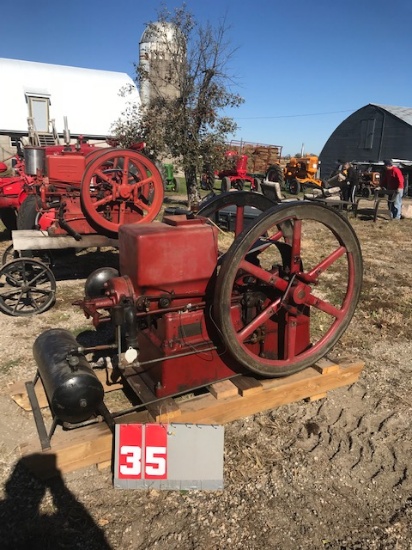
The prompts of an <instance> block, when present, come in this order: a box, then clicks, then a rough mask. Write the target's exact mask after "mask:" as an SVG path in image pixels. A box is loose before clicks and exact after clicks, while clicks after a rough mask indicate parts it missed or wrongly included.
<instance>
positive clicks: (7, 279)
mask: <svg viewBox="0 0 412 550" xmlns="http://www.w3.org/2000/svg"><path fill="white" fill-rule="evenodd" d="M55 299H56V280H55V278H54V275H53V273H52V272H51V271H50V269H49V268H48V267H47V266H46V265H45V264H43V263H42V262H39V261H37V260H34V259H32V258H17V259H15V260H12V261H11V262H8V263H7V264H5V265H4V266H3V267H2V268H1V269H0V311H2V312H3V313H6V314H7V315H12V316H15V317H18V316H25V315H35V314H38V313H43V312H44V311H46V310H47V309H49V308H50V307H51V306H52V305H53V304H54V302H55Z"/></svg>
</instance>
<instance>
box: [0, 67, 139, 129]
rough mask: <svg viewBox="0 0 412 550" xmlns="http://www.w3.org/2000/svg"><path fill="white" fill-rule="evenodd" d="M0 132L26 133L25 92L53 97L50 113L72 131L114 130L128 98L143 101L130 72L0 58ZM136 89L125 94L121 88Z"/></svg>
mask: <svg viewBox="0 0 412 550" xmlns="http://www.w3.org/2000/svg"><path fill="white" fill-rule="evenodd" d="M0 75H1V80H2V85H1V86H0V132H2V133H7V132H10V133H12V132H24V133H26V132H27V117H28V116H29V110H28V104H27V98H26V94H31V95H39V96H40V97H43V96H45V97H50V118H51V119H54V120H55V124H56V129H57V131H58V132H59V133H62V131H63V124H64V122H63V121H64V117H65V116H66V117H67V119H68V126H69V129H70V132H71V134H76V135H77V134H85V135H94V136H107V135H110V127H111V125H112V124H113V122H115V121H116V120H117V119H118V118H119V117H120V116H121V114H122V112H123V111H124V110H125V108H126V106H127V103H128V102H135V103H137V104H138V105H140V97H139V93H138V91H137V88H136V86H135V85H134V82H133V80H132V79H131V78H130V76H128V75H127V74H126V73H117V72H112V71H101V70H94V69H82V68H78V67H68V66H64V65H50V64H46V63H36V62H31V61H20V60H15V59H4V58H0ZM125 86H127V87H131V89H132V93H131V94H130V95H127V96H126V97H121V96H120V95H119V91H120V90H121V89H122V88H123V87H125Z"/></svg>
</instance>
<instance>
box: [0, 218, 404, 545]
mask: <svg viewBox="0 0 412 550" xmlns="http://www.w3.org/2000/svg"><path fill="white" fill-rule="evenodd" d="M350 221H351V223H352V225H353V227H354V229H355V230H356V232H357V234H358V237H359V239H360V241H361V245H362V251H363V257H364V284H363V291H362V297H361V301H360V303H359V306H358V308H357V311H356V314H355V317H354V319H353V321H352V323H351V325H350V327H349V329H348V330H347V332H346V333H345V334H344V336H343V338H342V339H341V341H340V342H339V343H338V345H337V346H336V347H335V349H334V350H333V354H332V355H333V357H337V358H339V357H350V358H353V359H361V360H363V361H364V362H365V369H364V371H363V373H362V375H361V378H360V380H359V381H358V382H357V383H356V384H353V385H352V386H349V387H345V388H342V389H338V390H334V391H332V392H330V393H329V394H328V396H327V398H326V399H321V400H319V401H315V402H303V401H302V402H298V403H293V404H290V405H286V406H283V407H280V408H277V409H274V410H270V411H266V412H262V413H259V414H256V415H254V416H251V417H247V418H243V419H241V420H238V421H235V422H233V423H230V424H228V425H226V427H225V462H224V483H225V488H224V490H223V491H219V492H201V491H156V490H150V491H140V490H131V491H127V490H119V489H114V488H113V484H112V477H111V473H110V470H109V469H106V470H103V471H99V470H97V469H96V468H95V467H90V468H87V469H83V470H79V471H76V472H72V473H70V474H67V475H65V476H64V477H63V478H55V479H54V480H50V481H48V482H41V481H39V480H37V479H35V478H33V477H32V476H31V474H30V473H29V472H27V470H25V468H24V467H23V466H22V465H21V463H20V462H19V445H20V444H21V443H23V442H25V441H27V440H28V439H31V438H32V437H33V433H34V432H35V427H34V422H33V418H32V416H31V414H30V413H27V412H24V411H23V410H22V409H20V408H19V407H18V406H17V405H16V404H15V403H14V402H13V401H12V400H11V399H10V396H9V395H8V391H7V387H8V385H9V384H10V383H11V382H12V381H16V380H26V379H32V377H33V375H34V373H35V364H34V361H33V358H32V351H31V348H32V345H33V341H34V340H35V338H36V336H37V335H38V334H39V333H40V332H41V331H43V330H45V329H46V328H50V327H63V328H69V329H70V330H75V331H77V332H81V331H83V330H86V329H87V328H90V325H89V323H88V321H87V320H86V319H85V318H84V316H83V314H82V313H81V312H80V311H78V310H77V309H76V308H75V307H74V306H71V301H73V300H74V299H76V298H79V297H80V296H81V295H82V291H83V283H84V277H85V276H86V275H87V269H89V271H90V265H93V267H95V266H97V264H98V263H99V262H100V261H102V258H101V257H100V256H99V257H96V256H95V255H90V254H89V253H87V254H85V257H84V258H83V259H82V258H80V259H79V258H78V257H77V258H76V259H71V260H70V262H69V263H70V270H68V271H66V273H65V274H63V275H62V276H61V280H58V297H57V304H56V306H55V307H54V308H52V309H51V310H49V311H48V312H46V313H44V314H42V315H39V316H36V317H33V318H19V317H9V316H6V315H4V314H2V313H0V345H1V355H0V387H1V388H2V390H1V392H0V430H1V442H0V480H1V492H0V541H1V543H0V546H1V548H4V549H13V550H15V549H26V548H27V549H28V548H30V549H37V548H42V549H49V548H50V549H60V548H70V549H73V548H82V549H88V550H89V549H91V550H92V549H109V548H111V549H116V550H117V549H118V550H129V549H130V550H143V549H152V548H153V549H155V548H156V549H164V550H166V549H167V550H174V549H176V550H177V549H184V550H186V549H196V550H198V549H202V550H214V549H226V548H227V549H229V548H230V549H234V548H239V549H281V550H297V549H324V550H349V549H350V550H371V549H385V550H386V549H393V550H395V549H396V550H406V549H410V548H411V545H412V469H411V468H412V465H411V456H412V431H411V422H410V419H411V413H412V411H411V408H412V398H411V395H412V360H411V357H412V319H411V314H410V311H411V307H412V290H411V276H410V273H411V265H412V220H409V219H403V220H401V221H400V222H391V221H388V220H387V219H384V217H382V218H380V219H379V220H378V221H377V222H376V223H373V221H372V220H371V219H370V218H368V217H364V216H363V215H362V212H361V215H360V216H359V218H358V219H353V218H350ZM9 242H10V241H9V240H8V236H7V234H6V232H5V231H3V232H1V229H0V250H1V251H3V250H4V249H5V248H6V246H7V245H8V244H9ZM115 256H116V254H115V252H110V251H109V252H107V253H106V256H105V257H104V258H103V260H104V262H105V264H110V263H113V264H115V262H116V258H115Z"/></svg>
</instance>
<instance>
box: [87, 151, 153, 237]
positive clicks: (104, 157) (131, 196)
mask: <svg viewBox="0 0 412 550" xmlns="http://www.w3.org/2000/svg"><path fill="white" fill-rule="evenodd" d="M90 158H91V160H90V162H89V163H88V164H87V165H86V169H85V172H84V175H83V179H82V183H81V188H80V197H81V202H82V207H83V210H84V212H85V214H86V216H87V217H88V218H89V219H90V220H91V222H92V223H93V224H94V225H95V226H97V227H98V228H99V229H103V230H104V231H106V232H109V233H118V231H119V227H120V226H121V225H123V224H127V223H140V222H151V221H153V220H154V219H155V217H156V216H157V215H158V213H159V212H160V209H161V207H162V203H163V197H164V189H163V180H162V176H161V174H160V172H159V170H158V169H157V168H156V166H155V164H154V163H153V162H152V161H150V160H149V159H148V158H147V157H145V156H144V155H142V154H141V153H138V152H137V151H132V150H129V149H109V150H108V151H105V150H104V149H102V151H101V152H100V153H99V154H94V155H93V156H91V157H90Z"/></svg>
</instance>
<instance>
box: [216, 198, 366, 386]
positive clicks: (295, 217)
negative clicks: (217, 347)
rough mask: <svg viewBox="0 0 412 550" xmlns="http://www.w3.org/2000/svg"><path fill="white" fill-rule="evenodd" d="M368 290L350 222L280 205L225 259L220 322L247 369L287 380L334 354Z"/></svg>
mask: <svg viewBox="0 0 412 550" xmlns="http://www.w3.org/2000/svg"><path fill="white" fill-rule="evenodd" d="M361 285H362V254H361V250H360V245H359V242H358V239H357V237H356V234H355V232H354V230H353V229H352V227H351V225H350V224H349V222H348V221H347V220H346V219H345V218H343V217H342V216H340V215H339V214H337V213H336V212H334V211H333V210H331V209H329V208H327V207H325V206H323V205H320V204H312V203H306V202H303V201H301V202H293V203H288V204H280V205H278V206H275V207H273V208H271V209H270V210H267V211H266V212H263V213H262V214H261V215H260V216H259V218H258V219H257V220H256V223H255V224H254V225H253V226H252V227H250V228H246V229H245V230H244V231H243V232H242V233H241V234H240V235H239V236H238V237H237V238H236V239H235V241H234V242H233V244H232V245H231V247H230V248H229V250H228V252H227V253H226V254H225V256H224V258H223V261H222V265H221V267H220V270H219V273H218V276H217V280H216V289H215V297H214V305H213V310H214V317H215V320H216V323H217V325H218V327H219V329H220V331H221V334H222V338H223V342H224V345H225V347H226V349H227V350H228V351H229V352H230V353H231V354H232V355H233V356H234V358H235V359H236V360H237V361H238V362H239V363H240V364H241V365H243V366H245V367H247V368H248V369H250V370H252V371H253V372H256V373H258V374H261V375H263V376H267V377H277V376H284V375H288V374H292V373H294V372H298V371H300V370H302V369H304V368H306V367H308V366H310V365H313V364H314V363H315V362H316V361H318V360H319V359H320V358H321V357H323V356H324V355H325V354H327V353H328V352H329V351H330V350H331V348H332V347H333V346H334V345H335V344H336V342H337V341H338V340H339V338H340V337H341V336H342V334H343V333H344V331H345V330H346V328H347V326H348V324H349V322H350V320H351V318H352V316H353V314H354V311H355V308H356V305H357V303H358V300H359V295H360V290H361Z"/></svg>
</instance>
